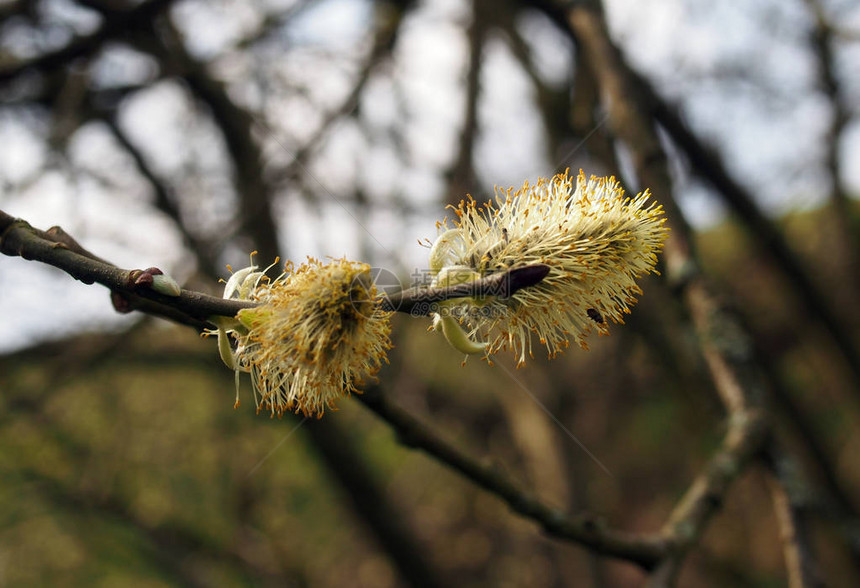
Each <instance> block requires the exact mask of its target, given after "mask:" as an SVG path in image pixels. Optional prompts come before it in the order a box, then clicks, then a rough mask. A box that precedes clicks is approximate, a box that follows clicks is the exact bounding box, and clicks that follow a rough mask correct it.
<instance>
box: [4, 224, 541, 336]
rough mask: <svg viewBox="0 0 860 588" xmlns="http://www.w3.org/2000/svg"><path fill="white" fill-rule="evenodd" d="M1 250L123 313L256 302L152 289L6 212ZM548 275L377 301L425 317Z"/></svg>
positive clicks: (229, 310) (194, 320)
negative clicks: (56, 273)
mask: <svg viewBox="0 0 860 588" xmlns="http://www.w3.org/2000/svg"><path fill="white" fill-rule="evenodd" d="M0 252H2V253H3V254H5V255H9V256H12V257H22V258H24V259H27V260H33V261H41V262H42V263H46V264H48V265H52V266H54V267H56V268H59V269H61V270H63V271H64V272H66V273H67V274H69V275H70V276H72V277H73V278H75V279H76V280H79V281H81V282H83V283H85V284H101V285H102V286H104V287H106V288H108V289H109V290H110V291H111V292H112V300H113V302H114V307H115V308H116V310H117V311H119V312H130V311H132V310H138V311H141V312H145V313H148V314H153V315H156V316H161V317H163V318H167V319H170V320H173V321H176V322H180V323H183V324H187V325H191V326H194V327H196V328H198V329H204V328H213V327H214V326H215V325H214V324H212V323H211V322H210V317H212V316H213V315H216V316H235V315H236V313H237V312H239V311H240V310H242V309H243V308H252V307H254V306H256V303H255V302H250V301H245V300H235V299H225V298H218V297H216V296H209V295H208V294H203V293H202V292H195V291H192V290H184V289H183V290H181V291H180V293H179V295H178V296H168V295H165V294H162V293H160V292H158V291H156V290H153V289H152V286H151V283H148V281H147V280H141V279H140V278H141V276H144V275H145V274H146V273H147V272H146V271H145V270H139V269H132V270H127V269H122V268H119V267H117V266H115V265H113V264H112V263H110V262H108V261H105V260H104V259H101V258H100V257H98V256H96V255H94V254H92V253H90V252H89V251H87V250H86V249H84V248H83V247H81V245H80V244H79V243H78V242H77V241H75V239H74V238H73V237H72V236H71V235H69V234H68V233H66V232H65V231H63V229H61V228H60V227H52V228H50V229H49V230H47V231H41V230H39V229H36V228H34V227H32V226H30V224H29V223H27V221H24V220H22V219H16V218H14V217H12V216H10V215H8V214H6V213H5V212H3V211H2V210H0ZM547 273H549V267H548V266H546V265H541V264H536V265H528V266H524V267H520V268H515V269H512V270H508V271H506V272H500V273H497V274H490V275H488V276H486V277H485V278H482V279H480V280H476V281H474V282H471V283H468V284H459V285H456V286H449V287H445V288H411V289H409V290H404V291H402V292H398V293H394V294H390V295H383V296H381V297H380V299H379V305H380V307H381V308H382V309H383V310H388V311H395V312H403V313H406V314H411V315H412V316H427V315H428V314H430V313H431V312H434V311H435V310H436V303H439V302H443V301H445V300H450V299H454V298H467V297H476V296H498V297H501V298H507V297H509V296H512V295H513V294H514V293H515V292H517V291H518V290H521V289H522V288H526V287H529V286H534V285H536V284H538V283H540V281H541V280H543V279H544V277H546V275H547Z"/></svg>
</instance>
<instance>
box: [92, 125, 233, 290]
mask: <svg viewBox="0 0 860 588" xmlns="http://www.w3.org/2000/svg"><path fill="white" fill-rule="evenodd" d="M101 116H102V120H103V121H104V123H105V124H106V125H107V127H108V129H110V131H111V133H113V136H114V138H115V139H116V140H117V142H119V144H120V146H122V148H123V149H125V150H126V152H127V153H128V154H129V155H130V156H131V158H132V159H133V160H134V163H135V165H137V169H138V171H140V173H141V175H142V176H143V177H144V178H145V179H146V180H147V181H148V182H149V185H150V186H152V190H153V193H154V194H155V206H156V208H158V210H160V211H161V212H163V213H164V214H166V215H167V216H168V217H169V218H170V219H171V220H172V221H173V225H174V226H175V227H176V229H177V230H178V231H179V233H180V234H181V235H182V240H183V241H184V242H185V245H186V246H187V247H188V248H189V249H191V251H192V252H193V253H194V256H195V257H196V258H197V263H198V265H199V267H200V271H201V272H203V273H204V274H205V275H206V276H208V277H210V278H212V279H213V280H217V279H218V269H217V267H216V263H215V259H214V258H213V256H212V254H211V250H210V247H209V246H208V245H207V244H205V243H203V242H202V241H201V240H200V239H198V238H197V236H196V235H194V234H193V233H192V232H191V231H190V230H189V229H188V227H187V226H186V224H185V223H184V222H182V214H181V212H180V210H179V207H178V206H177V205H176V204H175V203H174V201H173V198H171V195H170V189H169V188H168V185H167V184H166V183H165V182H164V181H163V180H162V179H161V178H159V177H158V175H157V174H156V173H155V170H153V169H152V167H151V166H150V165H149V163H148V162H147V160H146V157H145V156H144V155H143V153H141V151H140V149H138V148H137V146H136V145H135V144H134V143H133V142H132V140H131V138H130V137H129V136H128V135H126V133H125V131H123V130H122V128H121V127H120V125H119V122H118V121H117V119H116V111H115V110H114V111H110V112H102V115H101Z"/></svg>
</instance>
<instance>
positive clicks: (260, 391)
mask: <svg viewBox="0 0 860 588" xmlns="http://www.w3.org/2000/svg"><path fill="white" fill-rule="evenodd" d="M245 297H246V298H247V299H249V300H254V301H256V302H260V303H261V304H260V306H258V307H256V308H250V309H245V310H241V311H240V312H239V314H238V315H237V318H238V320H239V323H240V324H239V325H238V326H237V328H235V329H233V330H231V331H230V332H231V335H232V337H233V338H234V339H235V343H236V346H235V351H234V357H235V363H236V365H237V369H239V370H240V371H244V372H249V373H250V374H251V381H252V385H253V389H254V396H255V401H256V403H257V410H258V411H259V410H267V411H270V412H271V414H272V415H278V416H280V415H282V414H283V413H284V412H298V413H302V414H304V415H306V416H317V417H321V416H322V414H323V412H324V411H325V409H326V408H329V409H334V408H335V401H336V400H337V399H338V398H341V397H343V396H345V395H349V394H351V393H352V392H360V390H359V386H360V385H361V384H362V382H363V381H365V380H366V379H368V378H370V377H372V376H373V375H374V374H376V372H377V371H378V370H379V368H380V367H381V365H382V362H384V361H387V359H386V353H387V351H388V349H390V348H391V342H390V339H389V333H390V331H391V327H390V324H389V318H390V314H391V313H387V312H384V311H381V310H379V308H378V306H377V304H376V303H375V298H376V287H375V286H374V284H373V282H372V280H371V275H370V266H368V265H366V264H363V263H356V262H352V261H347V260H346V259H336V260H333V261H331V262H329V263H322V262H320V261H319V260H315V259H309V260H308V262H307V263H305V264H303V265H301V266H300V267H298V268H293V267H292V265H289V264H288V266H287V269H286V271H285V272H284V273H283V274H282V275H281V276H280V277H278V278H277V279H275V280H272V281H268V280H267V279H265V278H260V279H258V280H256V281H255V283H254V284H253V290H252V291H250V292H249V293H248V294H247V295H246V296H245Z"/></svg>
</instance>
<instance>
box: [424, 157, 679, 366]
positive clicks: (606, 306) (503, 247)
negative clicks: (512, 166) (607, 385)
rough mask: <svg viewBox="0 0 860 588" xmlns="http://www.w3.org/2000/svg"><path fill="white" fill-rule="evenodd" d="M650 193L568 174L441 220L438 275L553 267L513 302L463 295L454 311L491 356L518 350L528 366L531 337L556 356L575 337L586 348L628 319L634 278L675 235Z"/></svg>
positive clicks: (435, 259) (435, 252)
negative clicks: (629, 192) (630, 194)
mask: <svg viewBox="0 0 860 588" xmlns="http://www.w3.org/2000/svg"><path fill="white" fill-rule="evenodd" d="M649 197H650V194H649V192H648V191H647V190H646V191H645V192H644V193H642V194H639V195H637V196H636V197H634V198H626V197H625V196H624V191H623V189H622V188H621V186H620V185H619V183H618V182H617V181H616V180H615V178H614V177H610V178H597V177H593V176H592V177H591V178H589V179H586V177H585V175H584V174H583V173H582V172H581V171H580V173H579V175H578V176H576V177H575V178H574V177H571V176H569V175H568V174H567V172H565V173H563V174H558V175H556V176H555V177H553V178H552V179H550V180H544V179H541V180H539V181H538V182H537V184H535V185H529V184H528V183H526V184H524V185H523V187H522V188H521V189H520V190H518V191H516V192H514V191H513V189H509V190H507V191H497V193H496V200H495V202H488V203H486V204H484V205H480V206H479V205H478V204H477V203H476V202H475V201H474V200H473V199H471V198H469V199H467V200H464V201H462V202H460V204H459V206H457V207H456V208H455V209H454V211H455V213H456V216H457V220H456V221H454V222H453V226H449V224H448V223H447V222H443V223H441V226H440V232H441V235H440V237H439V239H437V243H436V244H434V247H433V248H432V249H431V259H430V266H431V270H433V271H434V272H436V273H437V275H444V273H445V272H443V271H442V270H444V269H446V268H454V267H456V268H458V270H459V271H460V272H461V273H462V272H469V273H471V274H472V275H474V276H475V278H478V277H481V276H486V275H489V274H492V273H496V272H503V271H507V270H510V269H513V268H517V267H522V266H526V265H532V264H545V265H547V266H549V268H550V271H549V274H548V275H547V276H546V278H544V279H543V281H541V282H540V283H539V284H537V285H535V286H532V287H528V288H523V289H521V290H519V291H518V292H516V293H515V294H514V295H513V296H511V297H509V298H499V297H490V298H486V299H483V300H480V301H475V300H473V299H463V300H462V301H461V303H460V304H459V305H456V308H454V309H447V310H449V311H451V312H456V313H457V316H458V318H459V320H460V322H461V324H462V325H463V326H464V328H465V330H466V331H467V333H468V335H469V336H470V337H477V338H479V339H481V340H482V341H486V343H487V346H486V355H487V356H489V355H490V354H493V353H495V352H497V351H500V350H505V349H510V350H512V351H513V352H514V354H515V355H516V356H517V357H518V363H519V364H522V363H524V362H525V358H526V355H529V356H531V355H532V335H535V336H536V337H537V338H538V340H539V341H540V343H541V344H542V345H544V346H545V347H546V349H547V351H548V353H549V355H550V357H554V356H555V355H556V354H557V353H559V352H560V351H562V350H563V349H565V348H566V347H568V345H569V344H570V342H571V340H573V341H575V342H576V343H577V344H579V345H580V346H581V347H583V348H587V344H586V340H585V339H586V337H587V336H588V335H589V333H591V332H592V331H594V330H596V331H598V332H599V333H601V334H608V333H609V326H608V322H609V321H612V322H615V323H623V315H624V314H627V313H629V312H630V307H631V306H632V305H633V304H634V303H635V302H636V296H637V295H638V294H641V290H640V289H639V287H638V286H637V284H636V282H635V280H636V278H638V277H641V276H642V275H645V274H648V273H651V272H653V271H654V267H655V265H656V263H657V254H658V253H659V252H660V251H661V250H662V247H663V241H664V240H665V238H666V236H667V233H668V229H667V228H666V227H664V222H665V218H664V217H663V210H662V208H661V207H660V206H659V205H657V204H655V203H653V202H650V201H649Z"/></svg>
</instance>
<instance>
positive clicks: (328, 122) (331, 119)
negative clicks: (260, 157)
mask: <svg viewBox="0 0 860 588" xmlns="http://www.w3.org/2000/svg"><path fill="white" fill-rule="evenodd" d="M380 4H384V5H385V6H389V5H390V6H391V10H379V9H378V12H379V13H380V14H378V15H377V23H376V28H375V29H374V37H373V46H372V48H371V50H370V52H369V53H368V55H367V57H366V58H365V60H364V63H363V64H362V67H361V69H360V71H359V73H358V75H357V76H356V79H355V81H354V82H353V84H352V90H350V92H349V94H347V95H346V97H345V98H344V99H343V100H342V101H341V103H340V105H339V106H338V107H337V108H334V109H332V110H331V111H329V112H328V113H326V115H325V117H324V118H323V121H322V123H321V124H320V125H319V127H318V128H317V130H316V132H314V133H313V134H312V135H311V136H310V137H309V138H308V139H307V140H306V141H305V142H304V144H303V145H302V146H301V147H299V148H298V149H296V150H295V153H294V154H293V157H292V160H291V161H290V162H289V163H288V164H287V165H286V167H285V168H284V169H283V170H280V171H278V172H277V173H276V174H275V177H274V179H273V182H286V181H289V180H291V179H293V178H294V177H295V176H296V175H297V174H298V173H299V171H301V170H306V165H307V159H308V157H309V156H310V155H311V154H312V153H313V151H314V150H315V149H317V148H318V147H319V146H320V144H321V143H322V141H323V139H324V138H325V137H326V136H327V135H328V133H329V132H330V131H331V130H332V128H333V127H334V125H335V123H336V122H338V121H339V120H342V119H343V118H344V117H345V116H347V115H350V114H352V113H355V112H356V111H357V109H358V106H359V99H360V98H361V93H362V92H363V91H364V88H365V87H366V86H367V82H368V81H369V80H370V76H371V74H372V73H373V72H374V70H375V69H377V68H378V67H379V66H380V65H381V64H382V63H383V61H384V60H385V59H386V58H387V57H388V56H390V54H391V51H392V50H393V48H394V45H395V43H396V42H397V36H398V34H399V32H400V26H401V25H402V24H403V17H404V16H405V15H406V10H407V8H408V6H406V5H407V4H408V3H407V2H382V3H380Z"/></svg>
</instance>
